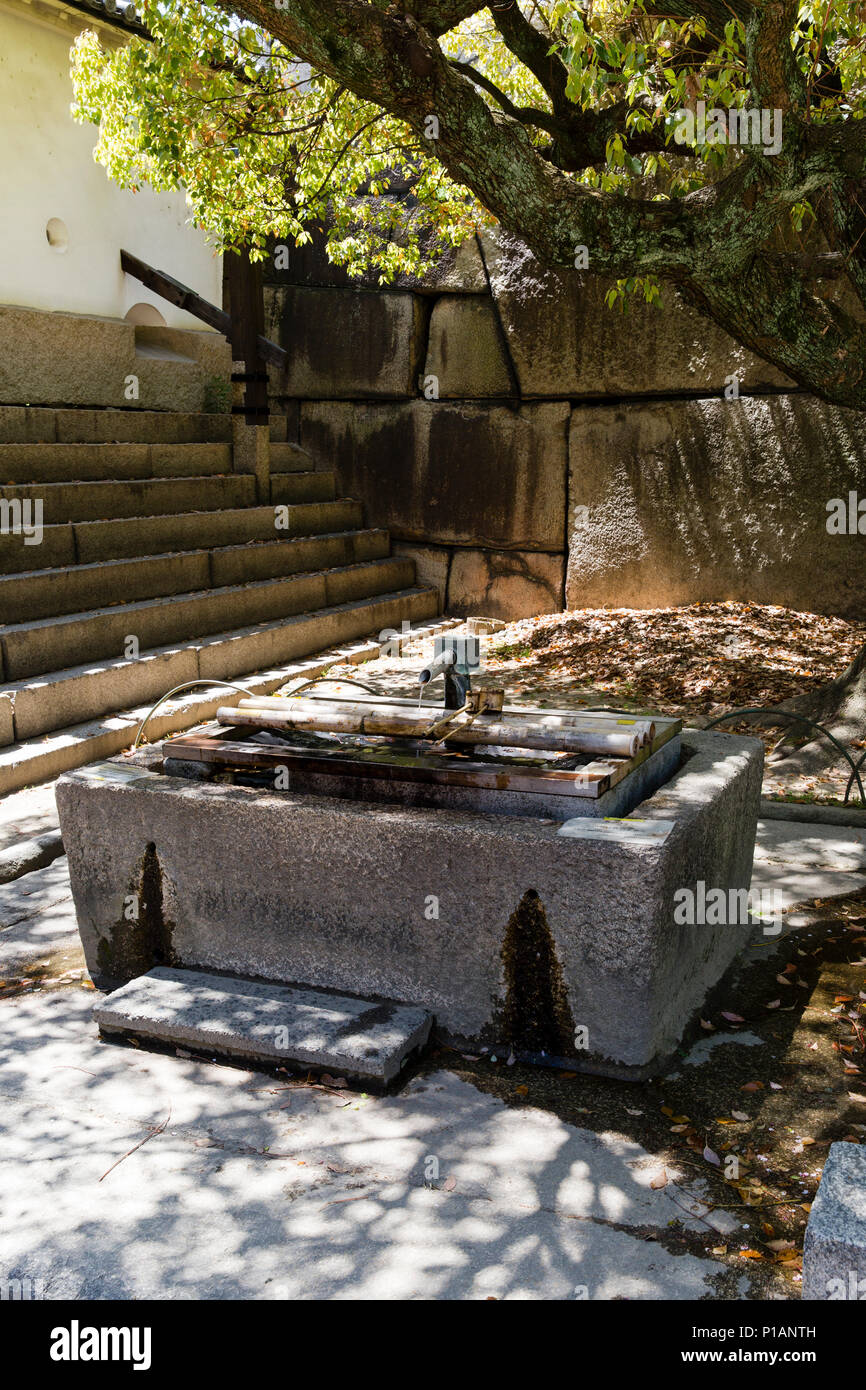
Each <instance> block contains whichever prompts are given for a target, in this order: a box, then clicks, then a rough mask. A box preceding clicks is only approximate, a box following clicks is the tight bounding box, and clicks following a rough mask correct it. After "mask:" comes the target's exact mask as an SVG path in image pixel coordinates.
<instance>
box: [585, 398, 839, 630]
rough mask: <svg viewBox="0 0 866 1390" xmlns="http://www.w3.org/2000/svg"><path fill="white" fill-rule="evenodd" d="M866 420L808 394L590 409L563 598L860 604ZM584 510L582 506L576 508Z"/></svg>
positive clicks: (633, 602) (831, 609) (646, 604)
mask: <svg viewBox="0 0 866 1390" xmlns="http://www.w3.org/2000/svg"><path fill="white" fill-rule="evenodd" d="M852 490H854V491H858V492H859V495H860V496H861V497H862V496H864V495H866V418H864V416H863V415H862V414H860V413H859V412H857V411H853V410H845V409H841V408H837V407H834V406H829V405H825V404H824V403H823V402H821V401H817V400H815V399H813V398H811V397H807V396H775V397H769V398H751V399H748V398H743V397H741V398H740V399H739V400H731V401H728V400H699V401H673V402H664V403H653V404H647V405H637V404H631V405H629V406H628V407H624V406H603V407H582V408H578V409H576V410H575V411H574V413H573V416H572V424H571V450H570V472H569V512H570V529H571V541H570V554H569V561H568V580H567V588H566V606H567V607H569V608H580V607H596V606H599V605H602V604H614V605H623V606H627V607H629V606H634V607H639V608H655V607H663V606H665V605H667V604H677V603H694V602H697V601H712V600H722V599H739V600H752V601H754V602H756V603H772V604H781V605H784V606H785V607H788V608H799V609H807V610H809V611H811V612H821V613H838V614H840V615H842V616H847V617H855V616H856V617H859V616H861V615H862V612H863V606H864V601H866V566H864V564H863V553H864V549H863V548H864V544H866V542H864V538H863V536H862V535H856V534H855V535H847V534H846V535H831V534H829V533H828V530H827V522H828V519H829V518H828V511H827V503H828V502H830V501H831V499H833V498H838V499H844V501H845V504H846V509H847V500H848V494H849V492H850V491H852ZM579 508H583V509H585V511H576V510H575V509H579Z"/></svg>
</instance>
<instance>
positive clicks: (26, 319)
mask: <svg viewBox="0 0 866 1390" xmlns="http://www.w3.org/2000/svg"><path fill="white" fill-rule="evenodd" d="M134 363H135V330H134V329H133V327H132V324H129V323H123V322H121V321H119V320H116V319H100V318H85V317H84V316H83V315H79V314H51V313H45V312H42V311H40V310H36V309H23V308H18V307H13V306H10V305H4V306H0V401H2V402H8V403H9V404H11V405H16V404H30V403H33V404H37V405H38V404H43V405H117V406H122V405H125V404H128V401H127V400H126V399H125V397H124V390H125V378H126V376H127V374H128V373H131V372H134V370H135V366H134Z"/></svg>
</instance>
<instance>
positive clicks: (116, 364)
mask: <svg viewBox="0 0 866 1390" xmlns="http://www.w3.org/2000/svg"><path fill="white" fill-rule="evenodd" d="M228 368H229V349H228V346H227V344H226V341H225V339H224V338H223V337H222V335H221V334H219V333H214V332H212V331H208V332H198V331H196V330H192V331H188V330H181V329H168V328H142V327H135V326H133V324H131V323H127V322H126V321H125V320H121V319H108V318H88V317H87V316H85V315H83V314H65V313H47V312H44V311H42V310H37V309H28V308H20V307H17V306H12V305H0V403H8V404H11V405H28V404H33V405H59V406H117V407H121V408H126V409H128V408H129V407H130V406H131V405H132V406H135V407H136V408H138V409H142V410H146V409H150V410H160V411H188V412H195V411H201V410H202V409H204V405H205V387H206V385H207V383H208V382H209V380H210V379H211V378H212V377H220V378H223V379H224V378H226V377H227V375H228ZM130 377H135V378H137V381H138V387H137V390H138V394H137V395H133V396H132V397H130V395H129V394H128V393H129V391H130V390H132V389H133V387H132V385H131V383H130V382H129V378H130ZM39 423H40V422H39V421H38V419H37V418H36V416H35V412H34V415H33V416H32V417H31V419H30V421H29V422H28V429H27V432H26V433H25V434H24V438H25V440H32V439H33V437H34V432H36V431H37V430H38V429H39ZM41 423H42V425H43V428H45V427H47V425H48V423H49V422H48V417H47V416H44V417H43V420H42V422H41ZM19 428H20V427H19ZM54 437H55V434H54V432H53V427H52V433H51V434H46V438H47V439H48V440H49V441H50V440H51V439H52V438H54ZM56 437H58V438H60V437H61V436H59V435H57V436H56ZM93 437H94V438H98V437H99V436H98V435H94V436H93ZM13 438H14V436H13Z"/></svg>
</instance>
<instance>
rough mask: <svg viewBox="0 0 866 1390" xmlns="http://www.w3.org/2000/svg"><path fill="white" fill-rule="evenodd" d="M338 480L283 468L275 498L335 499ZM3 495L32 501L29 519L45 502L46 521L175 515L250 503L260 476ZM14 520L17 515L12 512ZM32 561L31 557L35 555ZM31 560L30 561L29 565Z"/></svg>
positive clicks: (28, 486) (87, 485) (13, 490)
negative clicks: (36, 506) (290, 471)
mask: <svg viewBox="0 0 866 1390" xmlns="http://www.w3.org/2000/svg"><path fill="white" fill-rule="evenodd" d="M335 498H336V485H335V481H334V474H333V473H332V472H326V471H322V472H310V473H280V474H277V475H276V479H275V480H274V479H272V482H271V501H272V503H274V504H277V503H299V502H332V501H334V499H335ZM0 500H6V501H7V502H9V503H15V502H18V503H20V504H22V505H23V504H25V503H29V507H30V510H28V511H26V512H23V513H22V515H23V519H24V523H25V525H28V524H29V523H30V522H31V521H32V519H33V518H34V517H35V516H36V513H35V512H34V511H33V504H34V503H35V502H39V501H41V503H42V523H43V525H45V526H51V525H62V524H63V523H64V522H69V521H107V520H111V519H114V518H117V517H133V516H135V517H149V516H171V515H175V514H176V513H178V512H191V511H221V510H223V509H224V508H226V507H234V508H236V507H249V506H252V505H253V504H254V503H255V501H256V481H255V478H254V477H253V476H252V474H251V473H234V474H219V475H216V476H213V477H208V476H205V477H185V478H129V479H125V480H123V481H114V480H111V481H103V482H82V483H78V482H72V483H22V484H17V485H14V486H13V485H10V484H6V485H4V486H0ZM10 516H11V517H12V521H11V522H10V525H17V524H18V519H17V516H15V514H14V513H13V512H10ZM3 540H4V543H5V544H4V549H5V548H10V549H13V550H14V545H13V544H12V543H15V542H17V544H18V547H19V548H20V549H22V550H23V549H24V548H25V546H26V537H25V536H24V535H19V534H10V535H5V536H4V537H3ZM31 565H32V561H31ZM29 567H30V566H28V568H29Z"/></svg>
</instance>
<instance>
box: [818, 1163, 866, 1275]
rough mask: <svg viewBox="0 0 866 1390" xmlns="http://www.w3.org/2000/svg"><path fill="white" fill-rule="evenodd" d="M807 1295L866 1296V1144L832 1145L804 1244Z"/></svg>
mask: <svg viewBox="0 0 866 1390" xmlns="http://www.w3.org/2000/svg"><path fill="white" fill-rule="evenodd" d="M803 1297H804V1298H806V1299H827V1300H829V1301H833V1302H837V1301H848V1300H853V1301H854V1302H858V1303H862V1302H864V1301H866V1149H862V1148H861V1147H860V1145H859V1144H845V1143H836V1144H831V1145H830V1152H829V1154H828V1156H827V1162H826V1164H825V1165H824V1172H823V1173H822V1175H821V1181H820V1183H819V1185H818V1195H817V1197H816V1198H815V1200H814V1202H813V1203H812V1210H811V1212H810V1213H809V1224H808V1225H807V1227H806V1239H805V1242H804V1245H803Z"/></svg>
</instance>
